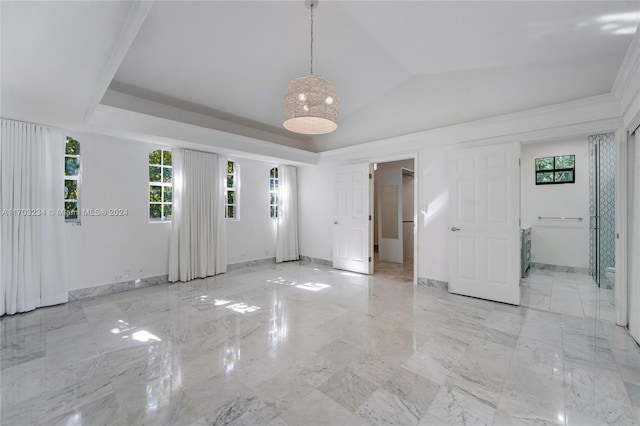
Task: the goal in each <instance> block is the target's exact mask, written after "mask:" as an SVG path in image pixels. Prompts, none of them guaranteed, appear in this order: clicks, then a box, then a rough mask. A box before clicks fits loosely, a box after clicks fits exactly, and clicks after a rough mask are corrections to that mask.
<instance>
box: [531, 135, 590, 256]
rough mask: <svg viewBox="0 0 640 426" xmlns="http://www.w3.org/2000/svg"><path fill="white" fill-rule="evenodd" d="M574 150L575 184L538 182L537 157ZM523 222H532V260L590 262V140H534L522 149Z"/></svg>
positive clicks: (572, 151) (584, 138)
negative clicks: (539, 217) (536, 175)
mask: <svg viewBox="0 0 640 426" xmlns="http://www.w3.org/2000/svg"><path fill="white" fill-rule="evenodd" d="M565 154H575V156H576V169H575V177H576V182H575V183H574V184H562V185H536V184H535V159H536V158H540V157H551V156H555V155H565ZM521 160H522V163H521V168H520V172H521V176H520V183H521V205H520V206H521V207H520V208H521V218H522V226H523V227H526V226H528V225H530V226H531V261H532V262H537V263H547V264H552V265H563V266H573V267H581V268H587V267H588V266H589V144H588V140H587V137H586V136H585V137H579V138H571V139H566V140H562V141H554V142H544V143H534V144H527V145H523V146H522V151H521ZM538 216H565V217H582V218H583V220H582V221H581V222H578V221H551V220H546V221H545V220H538Z"/></svg>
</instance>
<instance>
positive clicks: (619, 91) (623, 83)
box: [611, 30, 640, 111]
mask: <svg viewBox="0 0 640 426" xmlns="http://www.w3.org/2000/svg"><path fill="white" fill-rule="evenodd" d="M639 72H640V31H638V30H636V33H635V35H634V36H633V39H632V40H631V44H630V45H629V49H627V53H626V54H625V56H624V59H623V60H622V65H620V69H619V70H618V75H617V76H616V80H615V81H614V83H613V88H612V89H611V93H612V94H613V95H614V96H615V97H616V98H618V99H620V100H621V101H623V105H622V106H623V111H624V109H625V105H624V99H625V98H627V97H629V93H628V92H629V90H630V89H632V91H633V93H635V92H636V91H637V90H638V75H639ZM634 86H635V90H633V87H634Z"/></svg>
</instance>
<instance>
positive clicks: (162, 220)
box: [147, 148, 173, 223]
mask: <svg viewBox="0 0 640 426" xmlns="http://www.w3.org/2000/svg"><path fill="white" fill-rule="evenodd" d="M154 151H160V164H151V163H149V154H151V153H152V152H154ZM165 151H170V152H171V165H170V166H167V165H165V164H164V152H165ZM149 154H147V176H148V174H149V168H150V167H160V182H151V180H149V179H147V180H148V185H147V204H148V207H149V208H148V209H147V217H148V218H149V223H171V222H172V220H173V150H171V149H165V148H158V149H154V150H151V151H150V152H149ZM165 168H170V169H171V182H164V181H163V180H162V179H163V177H164V172H163V171H164V169H165ZM151 186H160V187H161V189H160V199H161V200H162V199H163V198H162V197H164V188H165V187H170V188H171V201H170V202H166V201H160V202H157V201H151V200H150V199H149V198H150V197H149V195H150V191H151ZM152 204H159V205H160V218H157V219H154V218H152V217H151V212H150V207H151V205H152ZM166 204H169V205H171V217H170V218H165V217H164V206H165V205H166Z"/></svg>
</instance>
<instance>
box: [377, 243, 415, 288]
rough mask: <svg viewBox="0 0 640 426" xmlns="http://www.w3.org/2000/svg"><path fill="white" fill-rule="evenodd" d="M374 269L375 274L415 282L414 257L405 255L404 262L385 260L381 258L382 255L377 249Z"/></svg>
mask: <svg viewBox="0 0 640 426" xmlns="http://www.w3.org/2000/svg"><path fill="white" fill-rule="evenodd" d="M373 270H374V272H373V273H374V274H375V275H379V276H386V277H389V278H399V279H403V280H405V281H409V282H413V258H411V257H405V258H404V262H403V263H393V262H384V261H381V260H380V255H379V253H378V252H377V251H376V252H375V255H374V264H373Z"/></svg>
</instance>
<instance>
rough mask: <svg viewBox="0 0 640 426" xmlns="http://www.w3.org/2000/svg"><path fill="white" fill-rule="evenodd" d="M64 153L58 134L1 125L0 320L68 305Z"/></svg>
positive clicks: (21, 125)
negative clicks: (13, 315)
mask: <svg viewBox="0 0 640 426" xmlns="http://www.w3.org/2000/svg"><path fill="white" fill-rule="evenodd" d="M64 152H65V139H64V136H63V134H62V133H61V132H60V131H58V130H52V129H48V128H46V127H43V126H39V125H35V124H29V123H22V122H16V121H11V120H1V131H0V189H1V191H0V211H1V212H2V214H1V215H0V241H1V242H2V243H1V244H0V315H4V314H14V313H16V312H26V311H30V310H32V309H35V308H37V307H39V306H48V305H55V304H58V303H64V302H66V301H67V300H68V293H67V289H66V285H65V275H64V259H63V256H64V252H65V250H64V249H65V247H64V214H62V212H63V209H64Z"/></svg>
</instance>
